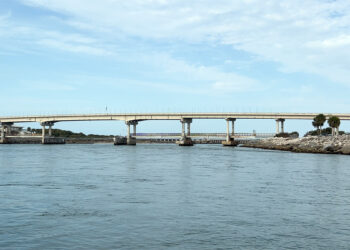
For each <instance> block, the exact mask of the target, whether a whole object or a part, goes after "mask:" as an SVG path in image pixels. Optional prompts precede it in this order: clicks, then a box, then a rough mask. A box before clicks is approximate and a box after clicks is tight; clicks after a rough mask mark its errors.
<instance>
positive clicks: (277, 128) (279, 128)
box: [276, 119, 285, 134]
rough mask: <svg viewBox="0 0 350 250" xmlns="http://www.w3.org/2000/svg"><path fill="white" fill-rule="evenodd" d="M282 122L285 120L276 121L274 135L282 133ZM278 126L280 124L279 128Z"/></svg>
mask: <svg viewBox="0 0 350 250" xmlns="http://www.w3.org/2000/svg"><path fill="white" fill-rule="evenodd" d="M284 122H285V119H277V120H276V134H279V133H284ZM280 124H281V126H280Z"/></svg>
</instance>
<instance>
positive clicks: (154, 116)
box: [0, 113, 350, 145]
mask: <svg viewBox="0 0 350 250" xmlns="http://www.w3.org/2000/svg"><path fill="white" fill-rule="evenodd" d="M316 115H318V113H124V114H121V113H119V114H109V113H105V114H76V115H40V116H8V117H0V123H1V141H0V142H1V143H5V142H6V136H10V135H11V126H12V125H13V124H14V123H26V122H39V123H40V124H41V126H42V142H43V143H45V136H46V132H45V130H46V127H48V132H49V133H48V136H49V137H51V136H52V126H53V125H54V124H55V123H56V122H73V121H113V120H116V121H118V120H119V121H125V123H126V125H127V143H126V144H128V145H135V144H136V140H135V138H134V137H133V135H134V136H135V135H136V126H137V125H138V123H139V122H141V121H147V120H179V121H180V122H181V123H182V133H181V135H182V139H181V140H180V141H179V145H191V140H190V137H191V123H192V120H193V119H225V120H226V122H227V131H226V141H225V142H223V144H224V145H233V144H234V143H233V140H234V134H235V133H234V123H235V121H236V119H274V120H276V133H280V132H284V122H285V120H287V119H296V120H312V119H313V118H314V117H315V116H316ZM333 115H335V116H338V117H339V118H340V120H350V114H344V113H343V114H339V113H334V114H325V116H326V118H327V119H328V118H329V117H330V116H333ZM230 123H231V126H230ZM131 125H132V126H133V133H131V132H130V126H131ZM186 125H187V131H186ZM230 127H231V128H232V129H231V131H230Z"/></svg>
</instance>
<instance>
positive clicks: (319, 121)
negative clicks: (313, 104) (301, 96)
mask: <svg viewBox="0 0 350 250" xmlns="http://www.w3.org/2000/svg"><path fill="white" fill-rule="evenodd" d="M325 121H326V117H325V116H324V114H319V115H317V116H315V118H314V120H313V122H312V126H314V127H315V128H317V130H318V134H319V135H320V134H321V130H322V127H323V124H324V123H325Z"/></svg>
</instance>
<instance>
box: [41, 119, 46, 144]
mask: <svg viewBox="0 0 350 250" xmlns="http://www.w3.org/2000/svg"><path fill="white" fill-rule="evenodd" d="M41 126H42V129H41V143H42V144H45V134H46V131H45V129H46V127H45V125H43V124H42V125H41Z"/></svg>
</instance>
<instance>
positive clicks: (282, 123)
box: [280, 119, 285, 133]
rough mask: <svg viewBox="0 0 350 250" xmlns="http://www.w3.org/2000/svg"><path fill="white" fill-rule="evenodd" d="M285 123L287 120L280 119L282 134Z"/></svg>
mask: <svg viewBox="0 0 350 250" xmlns="http://www.w3.org/2000/svg"><path fill="white" fill-rule="evenodd" d="M284 121H285V119H280V122H281V133H284Z"/></svg>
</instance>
